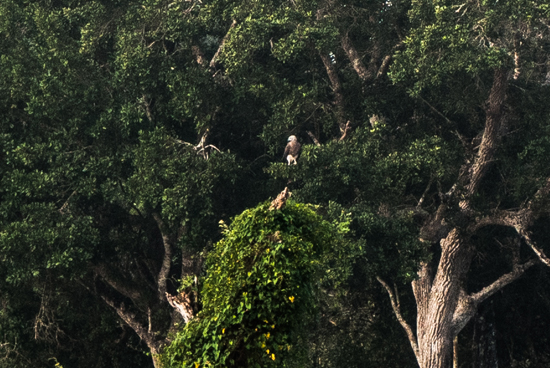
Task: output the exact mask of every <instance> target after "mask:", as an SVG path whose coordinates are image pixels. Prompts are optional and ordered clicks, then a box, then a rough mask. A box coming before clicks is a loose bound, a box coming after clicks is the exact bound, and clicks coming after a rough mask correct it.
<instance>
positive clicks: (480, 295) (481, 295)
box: [471, 259, 539, 305]
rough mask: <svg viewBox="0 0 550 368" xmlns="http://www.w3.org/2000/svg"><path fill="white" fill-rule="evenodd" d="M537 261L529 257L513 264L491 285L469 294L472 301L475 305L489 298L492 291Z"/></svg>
mask: <svg viewBox="0 0 550 368" xmlns="http://www.w3.org/2000/svg"><path fill="white" fill-rule="evenodd" d="M537 263H539V261H538V260H537V259H531V260H529V261H527V262H525V263H523V264H516V265H514V267H513V270H512V271H511V272H509V273H506V274H504V275H502V276H500V277H499V278H498V279H497V280H496V281H494V282H493V283H492V284H491V285H489V286H486V287H484V288H483V289H481V290H480V291H478V292H477V293H475V294H472V295H471V298H472V301H473V302H474V303H475V304H476V305H479V303H481V302H483V301H484V300H486V299H487V298H489V297H490V296H491V295H493V294H494V293H496V292H497V291H499V290H500V289H502V288H503V287H505V286H506V285H508V284H510V283H512V282H513V281H515V280H517V279H519V278H520V276H521V275H523V274H524V273H525V271H527V270H528V269H529V268H530V267H532V266H534V265H536V264H537Z"/></svg>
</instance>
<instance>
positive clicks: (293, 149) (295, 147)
mask: <svg viewBox="0 0 550 368" xmlns="http://www.w3.org/2000/svg"><path fill="white" fill-rule="evenodd" d="M301 147H302V145H301V144H300V143H298V140H297V139H296V136H295V135H291V136H290V137H288V143H287V144H286V147H285V153H284V154H283V159H285V158H286V160H287V162H288V164H289V165H290V164H292V163H294V165H296V164H297V163H298V162H296V159H297V158H298V155H299V154H300V148H301Z"/></svg>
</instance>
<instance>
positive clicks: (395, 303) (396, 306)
mask: <svg viewBox="0 0 550 368" xmlns="http://www.w3.org/2000/svg"><path fill="white" fill-rule="evenodd" d="M376 279H377V280H378V282H379V283H380V284H382V286H383V287H384V289H386V291H387V292H388V295H389V296H390V302H391V306H392V309H393V313H394V314H395V317H396V318H397V320H398V321H399V323H400V324H401V326H402V327H403V329H404V330H405V332H406V333H407V337H408V338H409V342H410V344H411V347H412V349H413V351H414V355H415V356H416V357H417V359H418V358H419V351H418V342H417V341H416V337H415V336H414V333H413V330H412V328H411V326H410V325H409V324H408V323H407V321H406V320H405V318H403V315H402V314H401V306H400V303H399V296H398V295H397V293H396V292H394V291H393V290H392V288H391V287H390V286H389V285H388V284H387V283H386V282H385V281H384V280H382V279H381V278H380V277H379V276H376ZM396 291H397V290H396Z"/></svg>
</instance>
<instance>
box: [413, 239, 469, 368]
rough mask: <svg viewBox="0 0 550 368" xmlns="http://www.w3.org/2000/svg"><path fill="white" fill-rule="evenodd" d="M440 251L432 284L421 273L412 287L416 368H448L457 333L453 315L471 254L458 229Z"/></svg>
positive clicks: (465, 240)
mask: <svg viewBox="0 0 550 368" xmlns="http://www.w3.org/2000/svg"><path fill="white" fill-rule="evenodd" d="M441 248H442V254H441V259H440V261H439V267H438V269H437V272H436V274H435V277H434V278H433V281H432V280H430V278H431V277H430V274H431V273H430V272H426V271H424V272H420V275H419V276H420V277H419V279H418V280H416V281H414V283H413V288H414V289H413V290H414V292H415V297H416V301H417V339H418V356H417V359H418V364H419V366H420V368H448V367H450V365H451V362H452V351H453V339H454V338H455V336H456V334H457V333H458V331H456V329H455V326H454V318H455V312H456V310H457V307H458V306H459V301H460V300H461V295H462V293H463V291H462V283H463V281H464V278H465V276H466V273H467V271H468V268H469V266H470V261H471V258H472V254H473V252H472V250H471V248H470V247H469V246H468V242H467V239H465V238H464V236H463V235H462V234H461V233H460V231H459V230H458V229H453V230H452V231H451V232H450V233H449V234H448V235H447V237H446V238H445V239H443V240H442V241H441ZM424 267H428V266H427V265H425V266H424Z"/></svg>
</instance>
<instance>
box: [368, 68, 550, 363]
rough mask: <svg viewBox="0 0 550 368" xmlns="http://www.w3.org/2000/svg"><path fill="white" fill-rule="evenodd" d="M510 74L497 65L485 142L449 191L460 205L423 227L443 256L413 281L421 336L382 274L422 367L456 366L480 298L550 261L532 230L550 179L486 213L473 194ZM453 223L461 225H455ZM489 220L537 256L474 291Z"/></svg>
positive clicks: (490, 154)
mask: <svg viewBox="0 0 550 368" xmlns="http://www.w3.org/2000/svg"><path fill="white" fill-rule="evenodd" d="M507 80H508V72H507V71H506V70H504V69H498V70H496V71H495V73H494V79H493V84H492V88H491V91H490V94H489V97H488V99H487V101H486V104H485V106H486V107H485V109H486V110H485V112H486V118H485V129H484V133H483V138H482V141H481V144H480V146H479V149H478V151H477V154H476V155H475V157H474V158H473V159H471V160H470V161H469V162H467V163H466V164H465V166H464V168H463V170H461V173H460V175H459V177H458V179H457V184H456V185H454V186H453V188H454V189H453V190H451V191H450V192H449V193H448V196H449V197H450V198H449V199H448V201H447V203H448V202H450V201H455V203H457V204H458V205H459V206H458V207H459V209H460V210H459V211H458V212H457V211H454V212H451V211H448V208H447V204H445V203H442V204H441V205H440V207H439V208H438V210H437V212H436V213H435V214H434V215H433V216H432V217H431V219H430V220H428V221H426V223H425V225H424V226H423V228H422V229H421V240H422V241H424V242H427V243H429V244H439V246H440V247H441V256H440V258H439V260H438V261H437V264H433V263H428V262H426V263H422V264H421V266H420V269H419V271H418V278H417V279H416V280H415V281H413V282H412V288H413V293H414V296H415V299H416V307H417V321H416V336H415V335H414V333H412V328H411V326H410V325H409V324H408V323H407V322H406V321H405V320H404V319H403V318H402V316H401V313H400V311H399V305H398V303H395V298H396V297H395V293H394V292H392V291H391V289H389V287H388V286H387V285H386V284H385V283H383V282H382V281H381V280H379V281H381V282H382V283H383V285H384V287H385V288H386V290H387V291H388V293H389V295H390V300H391V301H392V307H393V309H394V312H395V314H396V316H397V318H398V320H399V322H400V323H401V325H402V326H403V327H404V329H405V331H406V333H407V336H408V338H409V340H410V343H411V346H412V347H413V350H414V351H415V355H416V358H417V361H418V365H419V366H420V368H448V367H450V366H451V364H452V363H453V340H454V338H455V337H456V336H457V335H458V333H459V332H460V331H461V330H462V329H463V328H464V326H465V325H466V324H467V323H468V321H470V320H471V319H472V318H473V317H474V315H475V313H476V311H477V309H478V306H479V304H480V303H481V302H483V301H484V300H486V299H487V298H488V297H490V296H491V295H493V294H494V293H495V292H496V291H498V290H500V289H502V288H503V287H504V286H506V285H508V284H509V283H511V282H513V281H514V280H516V279H518V278H519V277H520V276H521V275H523V274H524V272H525V271H526V270H527V269H528V268H530V267H532V266H533V265H535V264H540V263H546V264H550V260H549V259H548V258H547V257H546V255H545V254H544V253H543V252H542V250H541V249H540V247H538V246H537V244H535V241H534V240H533V239H532V236H531V235H530V233H529V226H531V225H532V224H533V222H534V220H535V219H536V218H537V217H538V216H539V215H540V214H541V213H542V212H544V211H545V207H546V206H545V205H546V204H547V197H548V194H549V191H550V179H548V180H547V181H546V183H545V184H544V185H543V186H542V187H541V188H540V189H539V191H538V192H537V193H536V194H535V195H534V196H533V198H532V199H531V201H529V202H528V203H527V204H525V205H524V206H523V207H522V208H520V209H518V210H515V211H497V210H495V211H493V212H492V213H489V214H486V215H484V216H482V215H479V214H478V213H476V212H475V209H474V208H472V207H474V205H473V204H472V198H473V197H474V196H475V195H476V194H477V191H478V190H479V186H480V183H481V182H482V180H483V179H484V177H485V176H486V173H487V171H488V168H489V167H490V165H491V163H492V162H493V161H494V157H495V152H496V150H497V149H498V146H499V138H500V137H499V128H500V126H501V124H502V120H503V115H504V103H505V99H506V90H507V85H508V82H507ZM456 188H462V189H456ZM448 224H460V225H458V226H454V227H451V226H449V225H448ZM488 225H500V226H507V227H511V228H513V229H515V230H516V232H517V234H518V236H519V237H520V238H521V239H523V241H524V242H525V243H526V244H527V245H528V246H529V247H531V249H532V250H533V253H534V254H535V257H533V258H532V259H530V260H528V261H526V262H524V263H520V261H519V259H517V258H516V259H515V261H514V264H513V266H512V270H511V271H510V272H508V273H506V274H504V275H502V276H501V277H499V278H498V279H497V280H495V281H494V282H493V283H492V284H490V285H488V286H487V287H485V288H483V289H482V290H480V291H478V292H477V293H468V292H467V290H466V289H465V284H466V280H467V277H468V271H469V268H470V263H471V260H472V257H473V256H474V252H475V249H474V247H473V246H472V245H471V242H470V238H471V236H472V235H474V234H475V232H476V231H478V230H479V229H481V228H483V227H485V226H488Z"/></svg>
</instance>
